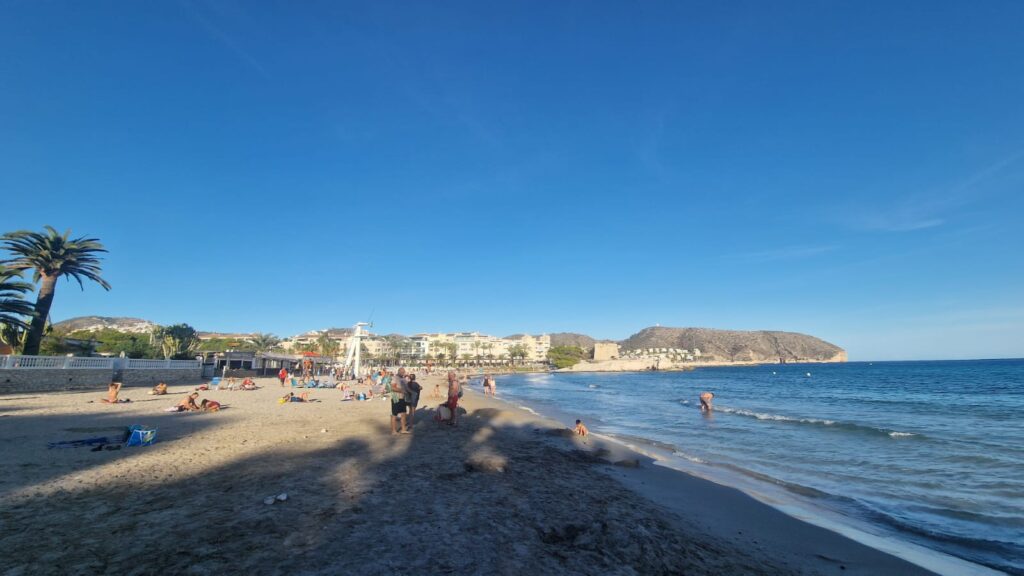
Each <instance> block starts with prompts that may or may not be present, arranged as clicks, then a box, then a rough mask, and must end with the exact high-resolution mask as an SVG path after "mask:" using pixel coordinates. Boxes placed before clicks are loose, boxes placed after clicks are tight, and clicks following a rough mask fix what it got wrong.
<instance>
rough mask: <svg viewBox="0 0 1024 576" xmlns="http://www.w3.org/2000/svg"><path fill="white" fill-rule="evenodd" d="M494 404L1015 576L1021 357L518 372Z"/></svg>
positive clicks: (1021, 570) (1021, 500)
mask: <svg viewBox="0 0 1024 576" xmlns="http://www.w3.org/2000/svg"><path fill="white" fill-rule="evenodd" d="M703 391H711V392H713V393H714V394H715V398H714V411H713V412H711V413H708V414H705V413H702V412H701V411H700V409H699V406H700V402H699V400H698V395H699V394H700V393H701V392H703ZM498 396H499V397H502V398H504V399H505V400H509V401H512V402H513V403H516V404H519V405H520V406H522V407H524V408H527V409H530V410H533V411H536V412H538V413H540V414H544V415H547V416H552V417H555V418H558V419H561V420H564V421H565V422H566V424H567V425H571V424H572V422H573V421H574V420H575V419H576V418H581V419H583V420H584V422H585V423H586V424H587V425H588V426H589V428H590V430H591V431H592V432H597V433H600V434H603V435H607V436H609V437H612V438H613V439H616V440H619V441H621V442H623V443H626V444H629V445H632V446H636V447H641V448H643V447H647V448H651V449H652V450H653V451H654V452H656V453H657V454H659V455H660V456H661V458H662V459H663V461H664V463H666V464H669V465H671V466H673V467H676V468H679V469H682V470H686V471H689V472H692V473H695V474H697V475H699V476H703V477H706V478H709V479H712V480H716V481H719V482H722V483H727V484H730V485H734V486H737V487H739V488H741V489H743V490H745V491H747V492H748V493H751V494H752V495H754V496H755V497H760V498H761V499H762V500H764V501H768V502H770V503H772V504H774V505H778V506H779V507H780V508H782V509H784V510H785V509H786V508H787V507H788V506H793V507H794V509H800V510H807V509H811V510H819V511H821V512H823V513H824V516H823V517H825V516H827V517H830V518H838V519H839V522H840V523H843V522H844V521H849V522H848V524H849V526H852V527H856V528H857V529H858V530H863V531H865V532H866V533H869V534H871V535H872V536H873V537H876V538H879V537H880V538H884V539H890V540H891V539H898V540H899V541H903V542H907V543H911V544H913V545H914V546H915V547H923V548H925V549H929V550H936V551H939V552H940V553H944V554H945V555H950V556H954V557H958V558H960V559H963V560H966V561H968V562H970V563H973V564H980V565H983V566H987V567H991V568H994V569H997V570H1001V571H1004V572H1007V573H1010V574H1019V575H1024V360H968V361H934V362H932V361H928V362H849V363H843V364H774V365H761V366H743V367H707V368H697V369H695V370H692V371H688V372H636V373H548V374H521V375H509V376H504V377H501V378H499V379H498ZM951 571H952V572H956V570H955V569H954V570H951Z"/></svg>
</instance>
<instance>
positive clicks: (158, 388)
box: [149, 382, 167, 396]
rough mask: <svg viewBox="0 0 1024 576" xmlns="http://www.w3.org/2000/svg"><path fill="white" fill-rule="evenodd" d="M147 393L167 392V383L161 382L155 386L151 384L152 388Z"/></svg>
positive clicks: (160, 394)
mask: <svg viewBox="0 0 1024 576" xmlns="http://www.w3.org/2000/svg"><path fill="white" fill-rule="evenodd" d="M149 393H150V394H152V395H154V396H163V395H164V394H167V384H164V383H163V382H161V383H159V384H157V385H156V386H153V389H152V390H150V391H149Z"/></svg>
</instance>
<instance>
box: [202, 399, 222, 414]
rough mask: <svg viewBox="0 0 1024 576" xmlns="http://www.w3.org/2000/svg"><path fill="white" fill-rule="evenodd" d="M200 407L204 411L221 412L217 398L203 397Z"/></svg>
mask: <svg viewBox="0 0 1024 576" xmlns="http://www.w3.org/2000/svg"><path fill="white" fill-rule="evenodd" d="M199 409H200V410H202V411H203V412H219V411H220V402H217V401H216V400H207V399H206V398H203V401H202V403H200V404H199Z"/></svg>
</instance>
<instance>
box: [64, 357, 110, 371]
mask: <svg viewBox="0 0 1024 576" xmlns="http://www.w3.org/2000/svg"><path fill="white" fill-rule="evenodd" d="M64 367H65V368H107V369H113V368H114V359H113V358H68V361H67V362H66V363H65V365H64Z"/></svg>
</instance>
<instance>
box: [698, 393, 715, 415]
mask: <svg viewBox="0 0 1024 576" xmlns="http://www.w3.org/2000/svg"><path fill="white" fill-rule="evenodd" d="M714 398H715V393H714V392H701V393H700V411H701V412H711V401H712V400H713V399H714Z"/></svg>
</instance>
